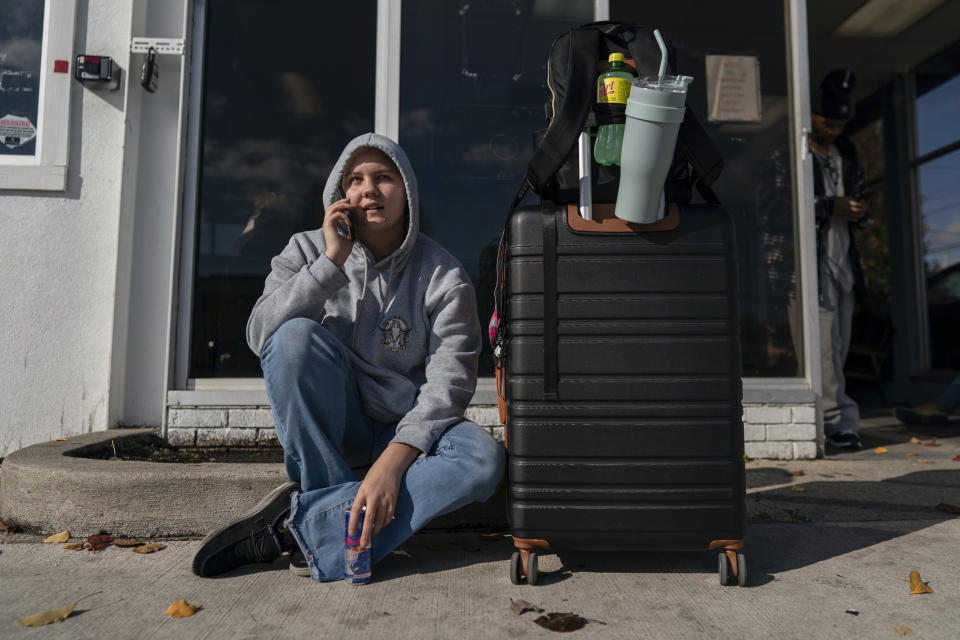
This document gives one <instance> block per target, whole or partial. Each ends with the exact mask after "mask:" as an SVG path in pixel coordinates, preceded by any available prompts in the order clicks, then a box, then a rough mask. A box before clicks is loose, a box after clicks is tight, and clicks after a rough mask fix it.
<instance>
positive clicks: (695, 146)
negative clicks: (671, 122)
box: [677, 109, 723, 202]
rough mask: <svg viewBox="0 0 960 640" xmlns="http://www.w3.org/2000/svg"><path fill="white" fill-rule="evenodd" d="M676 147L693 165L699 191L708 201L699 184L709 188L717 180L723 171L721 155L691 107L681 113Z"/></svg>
mask: <svg viewBox="0 0 960 640" xmlns="http://www.w3.org/2000/svg"><path fill="white" fill-rule="evenodd" d="M677 148H679V149H680V153H682V154H683V157H684V158H686V159H687V161H688V162H689V163H690V166H692V167H693V172H694V173H695V174H696V176H697V186H698V188H699V189H701V191H700V193H701V195H704V199H707V201H708V202H709V199H708V198H707V197H706V195H705V194H703V190H702V187H701V185H704V186H706V187H707V188H708V189H709V187H710V185H712V184H713V183H714V182H716V181H717V178H719V177H720V173H721V172H722V171H723V156H722V155H720V151H719V150H718V149H717V146H716V145H715V144H714V143H713V140H712V139H711V138H710V135H709V134H708V133H707V132H706V131H704V129H703V125H701V124H700V121H699V120H697V116H695V115H693V109H687V110H686V112H685V113H684V114H683V122H681V123H680V131H679V133H678V135H677ZM711 193H712V192H711Z"/></svg>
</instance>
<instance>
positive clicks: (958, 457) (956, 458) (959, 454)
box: [953, 453, 960, 462]
mask: <svg viewBox="0 0 960 640" xmlns="http://www.w3.org/2000/svg"><path fill="white" fill-rule="evenodd" d="M953 460H954V461H955V462H960V453H958V454H957V455H955V456H953Z"/></svg>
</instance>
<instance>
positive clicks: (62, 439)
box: [53, 438, 67, 442]
mask: <svg viewBox="0 0 960 640" xmlns="http://www.w3.org/2000/svg"><path fill="white" fill-rule="evenodd" d="M53 441H54V442H66V441H67V439H66V438H54V439H53Z"/></svg>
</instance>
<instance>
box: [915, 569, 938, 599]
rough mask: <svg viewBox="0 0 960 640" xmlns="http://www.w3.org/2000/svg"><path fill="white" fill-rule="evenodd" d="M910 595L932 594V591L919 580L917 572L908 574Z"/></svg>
mask: <svg viewBox="0 0 960 640" xmlns="http://www.w3.org/2000/svg"><path fill="white" fill-rule="evenodd" d="M910 593H911V594H914V593H933V589H931V588H930V587H929V586H927V584H926V583H925V582H924V581H923V580H921V579H920V572H919V571H911V572H910Z"/></svg>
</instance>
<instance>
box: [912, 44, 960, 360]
mask: <svg viewBox="0 0 960 640" xmlns="http://www.w3.org/2000/svg"><path fill="white" fill-rule="evenodd" d="M916 84H917V99H916V103H915V108H916V123H917V124H916V136H917V151H916V155H917V158H916V160H915V165H916V169H917V189H918V193H919V212H918V213H919V216H920V221H921V232H922V250H923V270H924V276H925V281H926V287H927V296H926V298H927V321H928V323H929V324H928V326H929V332H930V333H929V336H930V364H931V368H933V369H960V335H958V332H957V328H958V327H960V191H958V190H957V176H960V119H958V118H957V113H958V109H960V44H957V45H954V46H953V47H951V48H950V49H948V50H946V51H945V52H943V53H941V54H939V55H938V56H937V57H936V58H934V59H933V60H931V61H930V62H928V63H925V64H923V65H921V66H920V67H919V68H918V69H917V72H916Z"/></svg>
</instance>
